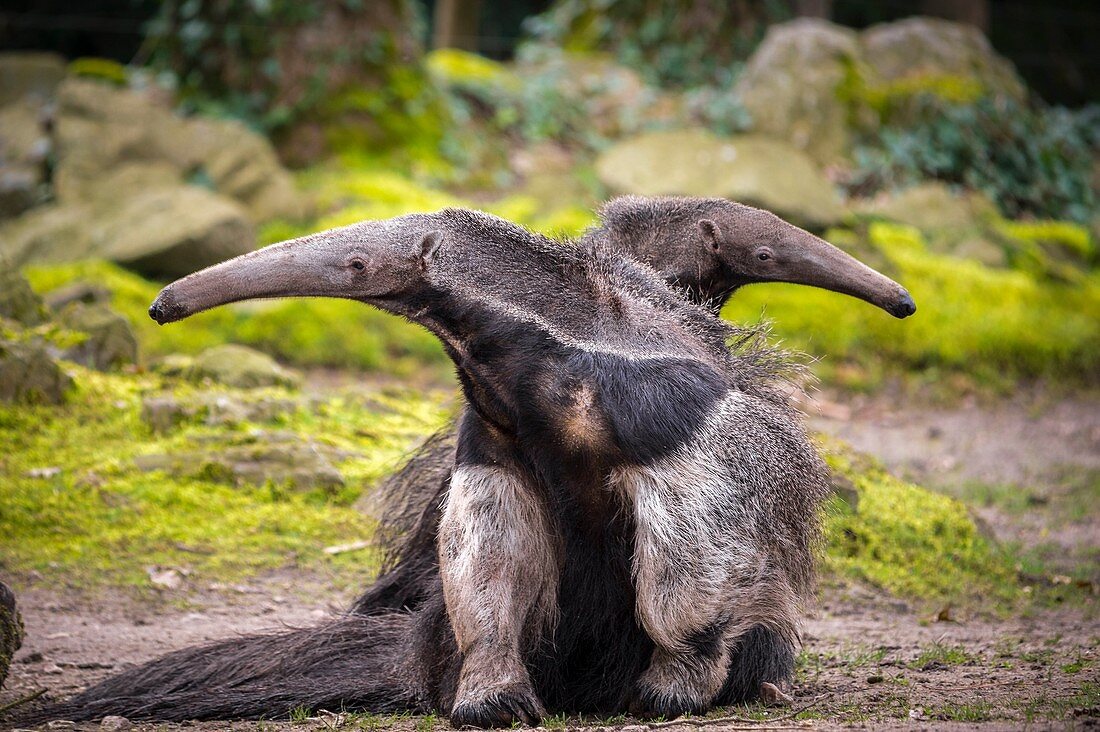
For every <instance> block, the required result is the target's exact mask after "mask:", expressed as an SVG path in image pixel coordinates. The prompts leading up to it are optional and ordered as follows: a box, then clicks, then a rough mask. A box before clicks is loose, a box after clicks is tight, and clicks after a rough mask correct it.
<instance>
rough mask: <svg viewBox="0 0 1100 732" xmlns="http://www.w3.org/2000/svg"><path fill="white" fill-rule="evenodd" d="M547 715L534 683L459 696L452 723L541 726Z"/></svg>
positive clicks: (470, 725) (477, 725) (466, 725)
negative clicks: (535, 690)
mask: <svg viewBox="0 0 1100 732" xmlns="http://www.w3.org/2000/svg"><path fill="white" fill-rule="evenodd" d="M544 714H545V712H544V710H543V708H542V704H541V703H540V702H539V700H538V697H536V696H535V692H534V690H533V689H531V687H530V686H527V685H512V686H507V687H504V688H500V689H494V690H492V691H488V692H484V693H481V694H479V695H478V698H477V699H459V700H458V701H456V702H455V706H454V709H452V710H451V725H452V726H454V727H456V728H462V727H479V728H481V729H488V728H490V727H512V726H514V725H516V724H525V725H528V726H529V727H537V726H538V724H539V722H541V721H542V717H543V715H544Z"/></svg>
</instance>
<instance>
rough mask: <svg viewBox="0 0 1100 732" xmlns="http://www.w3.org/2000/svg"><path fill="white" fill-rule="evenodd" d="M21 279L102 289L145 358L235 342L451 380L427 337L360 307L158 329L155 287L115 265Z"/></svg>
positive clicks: (284, 309) (316, 361)
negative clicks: (152, 312) (153, 313)
mask: <svg viewBox="0 0 1100 732" xmlns="http://www.w3.org/2000/svg"><path fill="white" fill-rule="evenodd" d="M27 275H28V279H29V280H30V281H31V284H32V285H33V286H34V288H35V289H36V290H37V291H39V292H48V291H49V290H52V289H54V288H56V287H60V286H62V285H65V284H68V283H70V282H75V281H87V282H95V283H96V284H97V285H98V286H101V287H104V288H106V289H107V290H109V291H110V292H111V305H112V306H113V307H114V308H115V309H116V310H118V311H119V312H120V313H122V315H124V316H125V317H126V318H127V320H129V321H130V324H131V325H132V326H133V327H134V330H135V333H136V334H137V336H138V341H139V342H140V343H141V345H142V353H144V354H145V355H146V356H147V357H154V358H155V357H157V356H163V355H167V354H169V353H187V354H195V353H198V352H200V351H202V350H204V349H206V348H210V347H211V346H216V345H219V344H222V343H226V342H234V343H243V344H246V345H250V346H253V347H255V348H258V349H260V350H262V351H264V352H266V353H270V354H271V355H273V356H276V357H277V358H279V359H280V360H283V361H286V362H289V363H292V364H297V365H301V366H333V367H346V368H355V369H363V370H366V371H375V372H381V373H385V374H392V375H396V376H406V377H407V376H425V375H427V376H429V377H430V378H433V379H438V378H446V375H447V374H449V373H450V365H449V361H448V360H447V357H446V355H445V354H444V353H443V349H442V347H441V346H440V345H439V342H438V341H437V340H436V339H435V337H434V336H432V335H431V334H430V333H428V332H427V331H426V330H424V329H423V328H420V327H418V326H415V325H412V324H410V323H408V322H407V321H405V320H402V319H401V318H398V317H396V316H393V315H388V314H386V313H383V312H381V311H379V310H376V309H374V308H369V307H366V306H364V305H362V304H360V303H354V302H350V301H344V300H320V299H316V300H305V299H300V300H268V301H260V302H250V303H240V304H237V305H230V306H227V307H223V308H217V309H215V310H211V311H209V312H206V313H201V314H199V315H196V316H194V317H193V318H189V319H188V320H187V322H186V323H183V324H178V325H172V326H166V327H161V326H158V325H157V324H156V323H154V322H153V321H152V320H150V319H149V316H148V314H147V311H148V308H149V303H151V302H152V301H153V298H154V297H156V294H157V291H158V290H159V286H158V285H156V284H154V283H152V282H149V281H147V280H145V279H142V278H141V277H139V276H138V275H135V274H133V273H131V272H128V271H126V270H124V269H122V268H120V267H117V266H115V265H112V264H108V263H104V262H78V263H73V264H65V265H58V266H50V267H32V268H29V269H28V270H27Z"/></svg>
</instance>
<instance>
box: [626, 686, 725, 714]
mask: <svg viewBox="0 0 1100 732" xmlns="http://www.w3.org/2000/svg"><path fill="white" fill-rule="evenodd" d="M706 710H707V705H706V704H705V703H704V702H701V701H700V700H698V699H695V698H691V697H688V696H684V695H681V694H676V693H672V692H670V691H668V690H667V689H665V690H660V691H659V690H656V689H654V688H652V687H650V686H649V685H647V684H645V683H641V684H639V685H638V687H637V688H636V689H635V690H634V697H633V698H632V699H631V700H630V714H631V715H633V716H635V717H638V718H639V719H676V718H677V717H681V716H683V715H685V714H699V713H701V712H705V711H706Z"/></svg>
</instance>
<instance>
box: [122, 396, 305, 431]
mask: <svg viewBox="0 0 1100 732" xmlns="http://www.w3.org/2000/svg"><path fill="white" fill-rule="evenodd" d="M302 406H303V401H302V400H300V399H287V398H282V397H276V396H269V395H262V394H261V395H259V396H257V397H256V398H249V399H243V398H240V397H239V396H235V395H232V394H216V393H215V394H206V393H203V394H198V395H196V396H195V397H194V398H192V399H186V400H185V399H180V398H177V397H175V396H172V395H169V394H159V395H156V396H150V397H146V398H145V399H144V400H142V403H141V419H142V421H144V422H145V423H146V424H148V425H149V427H150V428H152V430H153V431H154V432H156V433H158V434H166V433H169V432H171V431H173V430H175V429H176V428H178V427H180V426H181V425H183V424H189V423H199V424H205V425H211V426H215V425H217V426H221V425H227V426H233V425H238V424H243V423H246V422H250V423H256V422H261V423H262V422H272V421H274V420H277V419H280V418H282V417H285V416H287V415H289V414H292V413H293V412H295V411H296V410H297V409H299V408H301V407H302Z"/></svg>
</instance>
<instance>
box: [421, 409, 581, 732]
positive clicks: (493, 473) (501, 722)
mask: <svg viewBox="0 0 1100 732" xmlns="http://www.w3.org/2000/svg"><path fill="white" fill-rule="evenodd" d="M462 429H463V438H460V448H459V456H458V464H457V466H456V468H455V471H454V477H453V479H452V481H451V489H450V492H449V493H448V496H447V503H446V506H445V508H444V511H443V518H442V520H441V522H440V526H439V558H440V572H441V575H442V578H443V593H444V598H445V601H446V605H447V614H448V616H449V617H450V620H451V625H452V626H453V628H454V633H455V640H456V641H457V643H458V648H459V650H460V652H461V653H462V658H463V662H462V672H461V675H460V676H459V682H458V689H457V693H456V696H455V704H454V708H453V709H452V711H451V723H452V724H453V725H454V726H455V727H462V726H466V725H470V726H475V727H500V726H510V725H512V724H514V723H517V722H522V723H525V724H531V725H534V724H537V723H538V721H539V719H540V718H541V717H542V715H543V709H542V704H541V703H540V701H539V699H538V697H537V696H536V694H535V690H534V687H533V685H532V683H531V677H530V675H529V673H528V671H527V668H526V667H525V666H524V662H523V656H524V652H525V651H526V650H528V649H530V648H531V647H533V645H534V644H535V643H538V642H539V640H540V639H541V638H542V637H543V634H544V633H546V632H548V631H549V630H550V627H551V626H552V624H553V622H554V620H555V617H556V612H557V587H558V573H559V566H560V562H559V557H560V542H558V541H557V540H556V539H555V538H554V537H555V536H556V533H555V532H554V531H553V530H552V527H551V522H550V521H549V520H548V517H547V512H546V508H545V504H544V501H543V498H542V496H540V495H538V494H537V493H536V491H534V490H533V489H532V488H531V482H530V480H529V479H528V478H527V477H526V475H524V474H523V472H522V471H520V470H519V469H518V468H517V467H515V466H514V464H512V463H511V462H510V460H509V459H508V456H507V454H506V451H505V450H499V451H498V450H497V449H496V448H494V447H493V445H492V436H491V435H489V434H486V433H487V432H488V430H486V429H485V428H483V427H481V426H480V425H479V424H477V423H476V422H475V420H474V419H473V418H471V417H468V418H467V419H466V420H464V424H463V428H462ZM471 433H473V434H476V435H477V436H478V439H470V438H471V437H472V436H473V435H472V434H471ZM463 447H465V449H463Z"/></svg>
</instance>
